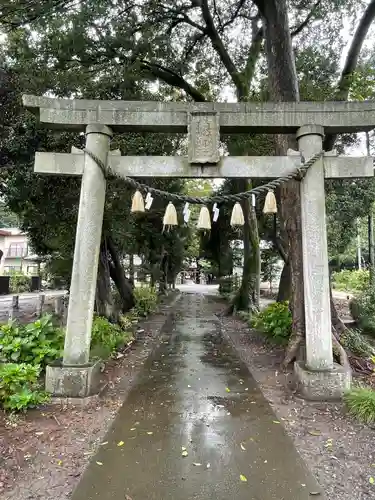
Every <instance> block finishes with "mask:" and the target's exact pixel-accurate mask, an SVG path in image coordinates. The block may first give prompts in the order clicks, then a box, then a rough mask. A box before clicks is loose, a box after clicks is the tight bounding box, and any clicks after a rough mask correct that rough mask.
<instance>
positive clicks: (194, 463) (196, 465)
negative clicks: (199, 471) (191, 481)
mask: <svg viewBox="0 0 375 500" xmlns="http://www.w3.org/2000/svg"><path fill="white" fill-rule="evenodd" d="M193 465H195V467H199V466H200V465H202V464H200V463H198V462H193Z"/></svg>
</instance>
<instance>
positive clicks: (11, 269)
mask: <svg viewBox="0 0 375 500" xmlns="http://www.w3.org/2000/svg"><path fill="white" fill-rule="evenodd" d="M20 271H21V266H5V267H4V274H9V273H12V272H13V273H14V272H20Z"/></svg>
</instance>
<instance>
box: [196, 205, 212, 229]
mask: <svg viewBox="0 0 375 500" xmlns="http://www.w3.org/2000/svg"><path fill="white" fill-rule="evenodd" d="M197 228H198V229H211V217H210V212H209V210H208V208H207V207H202V208H201V211H200V213H199V219H198V224H197Z"/></svg>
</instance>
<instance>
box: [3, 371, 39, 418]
mask: <svg viewBox="0 0 375 500" xmlns="http://www.w3.org/2000/svg"><path fill="white" fill-rule="evenodd" d="M39 375H40V367H39V366H35V365H31V364H27V363H19V364H18V363H5V364H0V402H1V403H2V405H3V407H4V408H6V409H8V410H17V411H20V410H24V409H27V408H30V407H34V406H37V405H39V404H41V403H45V402H46V401H48V399H49V396H48V394H47V393H45V392H43V391H40V390H39V384H38V381H39Z"/></svg>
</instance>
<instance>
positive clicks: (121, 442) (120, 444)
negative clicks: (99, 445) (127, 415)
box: [117, 441, 125, 446]
mask: <svg viewBox="0 0 375 500" xmlns="http://www.w3.org/2000/svg"><path fill="white" fill-rule="evenodd" d="M124 444H125V443H124V441H119V442H118V443H117V446H124Z"/></svg>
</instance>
